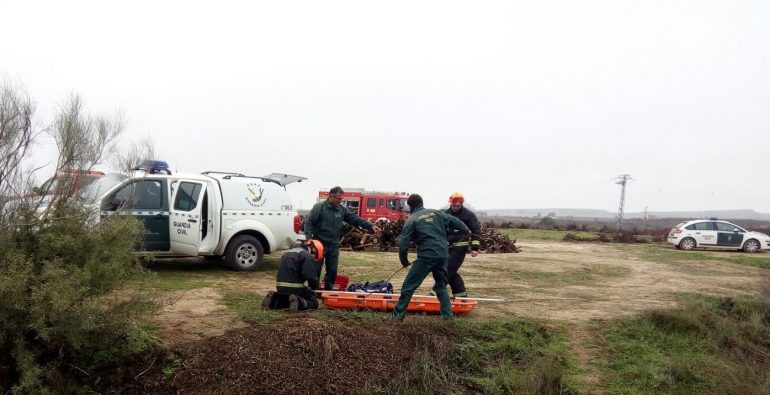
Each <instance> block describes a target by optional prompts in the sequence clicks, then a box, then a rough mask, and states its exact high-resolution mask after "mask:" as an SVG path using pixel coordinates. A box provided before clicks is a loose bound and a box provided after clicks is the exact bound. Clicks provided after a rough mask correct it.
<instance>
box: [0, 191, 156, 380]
mask: <svg viewBox="0 0 770 395" xmlns="http://www.w3.org/2000/svg"><path fill="white" fill-rule="evenodd" d="M46 218H47V220H45V221H43V220H42V219H41V216H40V215H39V212H36V211H35V210H34V209H33V208H30V207H23V206H20V207H17V208H15V209H14V210H12V211H11V212H6V213H4V214H3V215H2V217H1V218H0V222H1V224H0V225H2V226H0V317H2V320H0V393H5V392H7V391H8V390H9V389H11V390H12V391H13V392H15V393H41V392H57V393H58V392H69V391H75V390H78V388H76V387H75V385H74V384H73V383H74V382H75V380H76V378H77V377H78V376H80V377H82V375H88V374H89V373H88V371H89V370H91V369H92V368H94V367H96V366H99V365H100V364H104V363H106V362H109V361H112V360H114V359H115V358H117V357H118V356H120V355H123V354H125V353H129V352H134V351H138V350H141V349H143V348H145V347H146V346H147V345H148V344H149V343H152V342H153V341H154V339H153V338H152V337H151V336H149V334H148V333H147V332H146V331H145V326H144V324H145V321H144V317H146V316H147V314H148V313H149V312H151V311H152V309H153V305H152V304H151V303H149V302H148V301H147V300H145V299H143V298H142V297H141V296H140V295H137V294H121V293H119V292H115V291H116V290H119V289H120V288H121V287H122V286H123V285H125V284H126V283H127V282H129V281H131V280H134V279H137V278H139V277H140V276H142V275H143V269H142V267H141V265H140V264H139V262H138V260H137V258H136V256H134V255H133V254H132V252H131V251H132V247H133V246H134V245H135V244H136V243H137V242H138V240H140V238H141V236H142V232H143V227H142V224H141V223H140V222H138V221H137V220H135V219H132V218H129V217H123V216H120V217H118V216H115V217H113V218H109V219H108V220H105V221H103V222H101V223H99V224H98V225H93V224H91V223H90V222H89V221H88V218H89V216H88V213H87V212H86V211H85V210H84V209H83V208H82V207H80V206H78V205H76V204H61V205H59V206H58V207H57V208H56V212H55V213H52V215H48V216H47V217H46Z"/></svg>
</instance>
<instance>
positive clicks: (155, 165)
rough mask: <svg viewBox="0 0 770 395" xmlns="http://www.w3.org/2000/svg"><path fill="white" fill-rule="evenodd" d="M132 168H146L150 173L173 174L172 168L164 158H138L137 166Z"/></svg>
mask: <svg viewBox="0 0 770 395" xmlns="http://www.w3.org/2000/svg"><path fill="white" fill-rule="evenodd" d="M132 170H144V171H146V172H148V173H150V174H157V173H161V172H163V173H166V174H171V170H170V169H169V168H168V163H166V162H165V161H162V160H150V159H142V160H138V161H137V162H136V166H134V168H133V169H132Z"/></svg>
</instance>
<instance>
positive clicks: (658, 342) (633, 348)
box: [596, 298, 770, 394]
mask: <svg viewBox="0 0 770 395" xmlns="http://www.w3.org/2000/svg"><path fill="white" fill-rule="evenodd" d="M768 339H770V308H768V305H767V303H763V302H761V301H757V300H749V299H743V300H733V299H730V298H720V299H714V298H711V299H705V298H700V299H699V300H696V301H692V302H690V303H689V304H688V305H687V306H684V307H682V308H680V309H676V310H668V311H653V312H650V313H647V314H644V315H641V316H636V317H632V318H627V319H621V320H617V321H614V322H612V323H610V324H609V325H608V326H607V327H606V328H604V329H603V330H602V331H601V336H598V338H597V342H596V346H597V350H599V354H600V355H601V357H600V359H599V360H598V361H597V364H598V367H599V369H600V371H601V372H602V376H603V377H602V378H603V380H602V387H603V388H602V389H603V390H604V392H607V393H613V394H621V393H622V394H628V393H633V394H646V393H663V394H683V393H727V394H737V393H770V360H769V359H768V355H770V340H768Z"/></svg>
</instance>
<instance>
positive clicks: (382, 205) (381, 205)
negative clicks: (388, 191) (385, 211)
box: [380, 199, 385, 208]
mask: <svg viewBox="0 0 770 395" xmlns="http://www.w3.org/2000/svg"><path fill="white" fill-rule="evenodd" d="M383 207H385V199H380V208H383Z"/></svg>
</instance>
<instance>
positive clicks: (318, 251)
mask: <svg viewBox="0 0 770 395" xmlns="http://www.w3.org/2000/svg"><path fill="white" fill-rule="evenodd" d="M307 249H308V252H310V255H312V256H313V260H315V261H316V262H321V261H322V260H323V259H324V245H323V243H321V241H320V240H316V239H311V240H308V241H307Z"/></svg>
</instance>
